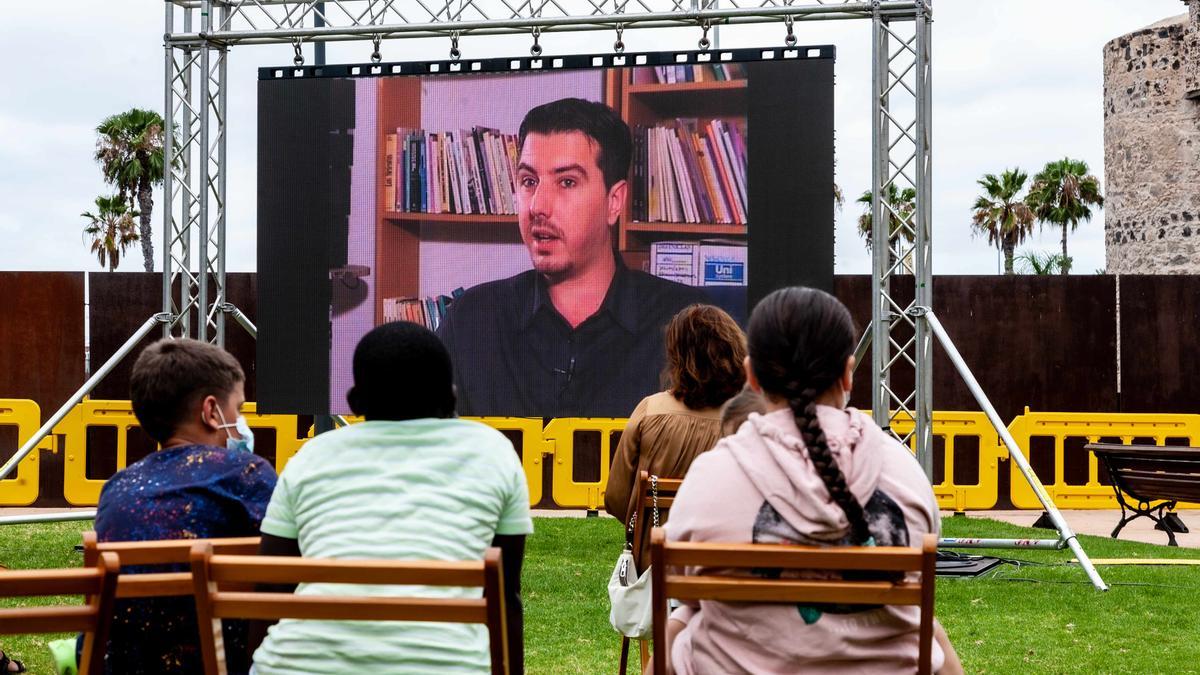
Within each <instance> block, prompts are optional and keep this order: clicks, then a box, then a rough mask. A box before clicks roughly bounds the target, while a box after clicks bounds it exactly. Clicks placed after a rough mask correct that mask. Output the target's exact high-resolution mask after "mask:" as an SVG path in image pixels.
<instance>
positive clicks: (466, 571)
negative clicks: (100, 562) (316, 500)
mask: <svg viewBox="0 0 1200 675" xmlns="http://www.w3.org/2000/svg"><path fill="white" fill-rule="evenodd" d="M191 558H192V579H193V584H194V586H195V593H196V618H197V623H199V624H200V646H201V651H202V652H203V655H204V672H205V673H206V675H225V672H226V671H225V660H224V656H223V650H221V649H218V647H219V645H221V644H222V642H223V635H222V633H221V619H260V620H266V621H274V620H278V619H320V620H327V621H350V620H356V621H433V622H445V623H480V624H486V625H487V629H488V637H489V641H490V644H491V662H492V672H493V673H497V674H507V673H508V634H507V631H508V625H507V621H506V620H505V614H504V576H503V571H502V569H501V562H500V549H498V548H494V547H493V548H489V549H488V550H487V552H486V553H485V554H484V558H483V560H479V561H463V562H459V561H441V560H432V561H404V560H394V561H393V560H317V559H311V558H293V557H282V556H239V555H213V549H212V546H211V545H210V544H207V543H200V544H196V546H195V547H194V548H193V549H192V553H191ZM225 583H238V584H247V585H250V584H253V585H260V584H265V585H280V584H285V585H292V584H300V583H330V584H386V585H401V586H408V585H418V586H458V587H482V588H483V597H481V598H418V597H391V596H330V595H320V596H317V595H296V594H294V593H274V592H263V591H252V592H239V591H223V590H219V589H218V585H219V584H225Z"/></svg>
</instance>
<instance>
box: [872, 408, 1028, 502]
mask: <svg viewBox="0 0 1200 675" xmlns="http://www.w3.org/2000/svg"><path fill="white" fill-rule="evenodd" d="M863 413H864V414H866V415H867V416H870V414H871V413H870V411H866V410H864V411H863ZM915 426H916V425H915V423H914V422H913V419H912V417H910V416H908V415H905V414H902V413H901V414H900V415H899V416H897V417H895V418H893V420H892V430H893V431H895V432H896V433H897V434H898V435H900V436H904V435H905V434H909V433H912V431H913V428H914V427H915ZM933 435H934V437H935V438H940V439H941V440H942V447H943V448H944V449H945V452H944V453H943V455H942V476H943V479H942V481H941V482H939V483H936V484H934V486H933V494H934V496H936V497H937V501H938V508H942V509H951V510H954V511H966V510H968V509H970V510H982V509H990V508H992V507H993V506H995V505H996V500H997V497H998V496H999V494H1000V459H1001V458H1002V457H1007V456H1008V453H1007V452H1006V451H1005V450H1004V449H1003V448H1002V447H1001V446H1000V436H999V435H998V434H997V433H996V429H995V428H994V427H992V424H991V422H989V421H988V418H987V415H984V414H983V413H981V412H959V411H934V413H933ZM967 439H974V440H971V441H968V440H967ZM967 444H969V445H972V446H974V448H972V449H976V448H977V455H978V458H979V477H978V480H977V481H976V482H975V483H973V484H972V483H964V484H958V483H955V482H954V468H955V464H956V462H957V461H958V458H957V457H956V455H957V454H958V453H957V452H956V450H957V449H959V448H961V447H962V446H964V445H967ZM908 445H909V450H911V451H912V452H913V453H916V451H917V439H916V436H912V437H910V438H909V439H908ZM935 473H936V472H935Z"/></svg>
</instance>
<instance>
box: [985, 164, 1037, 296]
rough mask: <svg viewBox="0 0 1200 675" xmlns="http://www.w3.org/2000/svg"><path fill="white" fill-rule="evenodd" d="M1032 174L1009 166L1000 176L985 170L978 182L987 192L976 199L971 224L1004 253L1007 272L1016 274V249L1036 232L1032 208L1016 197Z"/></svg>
mask: <svg viewBox="0 0 1200 675" xmlns="http://www.w3.org/2000/svg"><path fill="white" fill-rule="evenodd" d="M1028 178H1029V174H1027V173H1025V172H1024V171H1022V170H1020V169H1006V170H1004V171H1003V172H1001V174H1000V175H999V176H996V175H995V174H991V173H985V174H984V175H983V178H981V179H979V180H978V181H976V182H977V183H979V186H980V187H982V188H983V190H984V193H985V194H982V195H980V196H979V197H977V198H976V199H975V206H973V207H972V208H973V209H974V210H975V213H974V215H972V216H971V226H972V227H973V228H974V229H975V231H976V232H979V233H980V234H986V235H987V238H988V243H989V244H993V245H995V246H996V247H997V248H999V249H1000V250H1001V251H1003V252H1004V273H1005V274H1012V273H1013V251H1014V250H1015V249H1016V248H1017V245H1018V244H1020V243H1021V242H1023V241H1025V237H1028V236H1029V235H1030V234H1032V233H1033V220H1034V216H1033V209H1031V208H1029V205H1028V204H1026V203H1025V202H1024V201H1022V200H1021V198H1019V197H1018V196H1017V193H1019V192H1020V191H1021V190H1022V189H1024V187H1025V181H1026V179H1028Z"/></svg>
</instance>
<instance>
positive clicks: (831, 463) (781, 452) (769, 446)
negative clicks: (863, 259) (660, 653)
mask: <svg viewBox="0 0 1200 675" xmlns="http://www.w3.org/2000/svg"><path fill="white" fill-rule="evenodd" d="M855 343H856V334H855V329H854V324H853V322H852V321H851V319H850V313H849V312H848V311H847V310H846V308H845V306H843V305H842V304H841V303H840V302H838V301H837V299H835V298H834V297H833V296H831V295H829V294H828V293H825V292H823V291H819V290H815V289H811V288H785V289H781V290H778V291H775V292H774V293H772V294H771V295H769V296H767V297H766V298H764V299H763V300H762V302H760V303H759V304H758V306H757V307H755V309H754V312H753V314H752V315H751V317H750V323H749V331H748V345H747V346H748V354H749V355H748V356H747V358H746V378H747V385H748V386H749V387H750V388H752V389H753V390H755V391H757V392H760V393H761V394H762V395H763V396H764V398H765V408H766V412H764V413H762V414H759V413H752V414H750V416H749V418H748V419H747V421H746V422H745V423H743V424H742V425H741V427H740V428H739V429H738V431H737V433H735V434H733V435H732V436H727V437H726V438H724V439H722V440H721V441H720V442H719V443H718V444H717V445H716V447H714V448H713V449H712V450H710V451H709V452H707V453H704V454H702V455H700V456H699V457H697V458H696V460H695V461H694V462H693V464H692V466H691V469H690V470H689V472H688V475H687V478H686V479H685V480H684V482H683V485H682V487H681V488H680V490H679V494H678V496H677V497H676V499H675V503H674V506H673V507H672V510H671V520H670V522H669V523H667V526H666V531H667V538H668V540H671V541H714V542H755V543H791V544H804V545H810V546H813V545H816V546H821V545H824V546H875V545H878V546H908V545H911V544H912V543H913V542H919V541H920V540H921V538H922V536H923V535H924V534H926V533H936V532H938V530H939V524H940V521H939V517H938V510H937V503H936V502H935V500H934V496H933V489H932V488H931V487H930V485H929V481H928V480H927V479H926V477H925V474H924V473H923V472H922V471H921V468H920V466H919V465H918V464H917V462H916V459H915V458H914V457H913V455H912V453H910V452H909V451H908V449H907V448H906V447H905V446H904V445H902V444H901V443H899V442H898V441H896V440H895V439H894V438H892V437H891V436H890V435H888V434H887V433H886V432H884V431H883V430H882V429H880V428H879V427H878V426H876V425H875V424H874V423H873V422H872V421H871V419H870V418H869V417H867V416H866V415H864V414H862V413H861V412H858V411H857V410H855V409H853V408H847V407H846V404H847V402H848V399H849V396H850V388H851V383H852V373H853V371H854V346H855ZM756 573H758V574H762V575H765V576H770V575H778V574H779V570H758V571H756ZM813 574H815V572H814V573H808V576H811V575H813ZM919 618H920V617H919V609H918V608H917V607H898V606H876V607H863V606H838V605H800V606H791V605H748V604H744V603H741V604H727V603H720V602H709V601H702V602H700V603H698V605H687V604H684V605H683V606H681V607H679V608H678V609H677V610H675V612H674V613H673V614H672V615H671V621H670V624H669V626H668V629H667V631H668V644H669V645H670V652H669V654H670V664H671V666H672V670H673V671H674V672H675V673H680V674H681V675H690V674H692V673H700V674H709V673H795V672H804V673H835V672H836V673H845V672H854V673H897V672H905V671H912V670H915V669H916V663H917V653H918V644H917V636H918V624H919ZM933 666H934V670H935V671H937V672H940V673H959V672H962V666H961V664H959V662H958V657H957V655H955V653H954V649H953V647H952V646H951V645H950V642H949V640H948V639H947V638H946V634H945V631H943V630H942V628H941V626H935V644H934V647H933Z"/></svg>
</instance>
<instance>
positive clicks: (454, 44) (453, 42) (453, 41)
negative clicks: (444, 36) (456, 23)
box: [450, 30, 462, 61]
mask: <svg viewBox="0 0 1200 675" xmlns="http://www.w3.org/2000/svg"><path fill="white" fill-rule="evenodd" d="M460 35H462V33H461V32H460V31H456V30H455V31H450V60H451V61H457V60H459V59H461V58H462V52H461V51H459V49H458V38H459V36H460Z"/></svg>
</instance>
